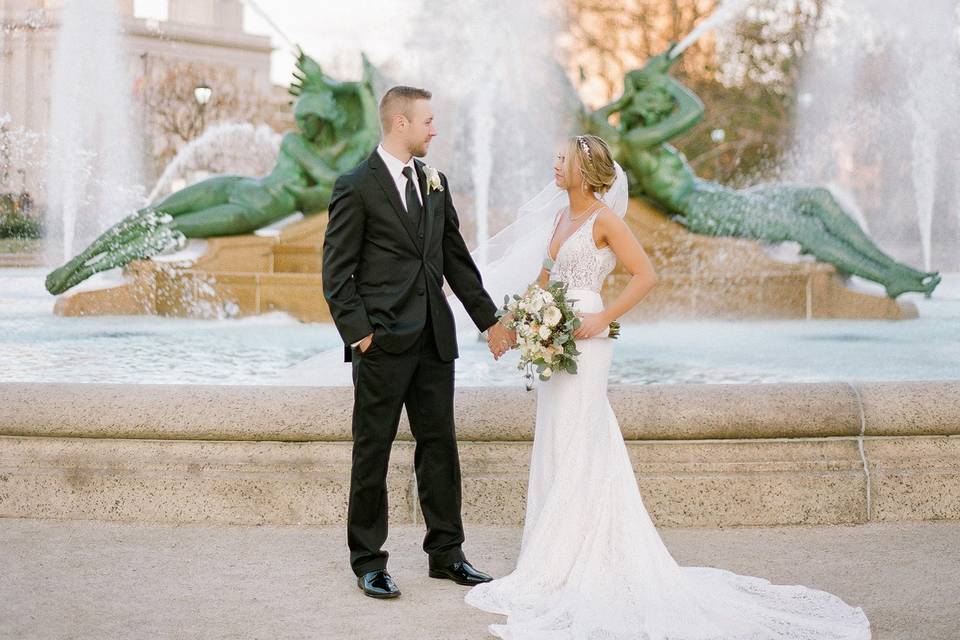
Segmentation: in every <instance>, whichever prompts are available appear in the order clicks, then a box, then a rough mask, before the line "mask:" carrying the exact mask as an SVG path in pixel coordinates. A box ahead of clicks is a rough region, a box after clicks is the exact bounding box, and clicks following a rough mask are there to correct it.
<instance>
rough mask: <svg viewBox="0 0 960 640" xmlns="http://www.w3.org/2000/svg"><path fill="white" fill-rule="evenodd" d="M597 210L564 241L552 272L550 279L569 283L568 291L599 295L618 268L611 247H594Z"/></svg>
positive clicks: (555, 226) (555, 229)
mask: <svg viewBox="0 0 960 640" xmlns="http://www.w3.org/2000/svg"><path fill="white" fill-rule="evenodd" d="M565 210H566V208H564V209H561V210H560V212H559V213H558V214H557V219H556V220H554V222H553V233H556V231H557V225H558V224H559V223H560V216H561V215H563V212H564V211H565ZM599 213H600V211H599V210H597V211H595V212H594V213H592V214H590V217H589V218H588V219H587V221H586V222H584V223H583V224H581V225H580V226H579V227H578V228H577V230H576V231H574V232H573V233H572V234H570V237H569V238H567V239H566V240H564V241H563V244H562V245H560V250H559V251H558V252H557V259H556V260H554V263H553V268H552V269H550V279H551V280H559V281H561V282H566V283H567V288H568V289H589V290H590V291H596V292H597V293H599V292H600V288H601V287H602V286H603V281H604V280H606V278H607V275H608V274H609V273H610V272H611V271H613V268H614V267H615V266H616V265H617V255H616V254H615V253H614V252H613V249H611V248H610V247H603V248H602V249H598V248H597V246H596V245H595V244H594V243H593V224H594V222H596V220H597V214H599ZM553 233H551V234H550V241H548V242H547V249H546V257H547V258H550V244H551V243H552V241H553Z"/></svg>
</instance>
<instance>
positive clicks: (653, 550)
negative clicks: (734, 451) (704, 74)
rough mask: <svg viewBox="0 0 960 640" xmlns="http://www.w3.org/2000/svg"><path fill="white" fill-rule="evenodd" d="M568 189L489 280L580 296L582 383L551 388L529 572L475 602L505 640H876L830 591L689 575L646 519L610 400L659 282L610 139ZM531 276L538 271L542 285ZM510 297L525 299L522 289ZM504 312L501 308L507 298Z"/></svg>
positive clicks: (592, 140) (531, 488)
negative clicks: (620, 270) (608, 299)
mask: <svg viewBox="0 0 960 640" xmlns="http://www.w3.org/2000/svg"><path fill="white" fill-rule="evenodd" d="M554 172H555V184H554V185H548V187H547V188H546V189H544V191H543V192H541V194H540V195H538V196H537V197H535V198H534V199H533V200H531V202H530V203H528V204H527V205H525V206H524V208H523V209H521V215H520V217H519V218H518V221H517V222H516V223H514V224H513V225H511V226H510V227H508V228H507V229H506V230H504V232H501V233H500V234H498V235H497V236H496V237H495V238H494V239H493V242H492V245H491V247H490V249H489V250H490V251H491V254H490V255H492V257H494V258H495V259H494V261H493V262H491V264H490V268H489V270H487V271H486V272H485V274H484V281H485V283H487V284H488V285H489V286H488V290H489V291H491V293H494V292H496V293H499V294H501V295H502V294H503V293H512V292H513V291H519V290H522V289H524V288H525V287H526V284H527V283H528V282H523V281H522V277H521V280H520V281H517V276H516V275H515V274H517V273H523V272H522V271H520V270H518V268H519V267H521V266H522V267H529V264H530V260H531V258H530V256H533V258H532V259H533V260H535V261H537V262H538V263H539V261H540V260H542V259H544V258H545V259H546V261H545V262H544V263H543V264H544V266H543V267H542V268H541V269H540V272H539V276H538V278H537V280H538V283H539V284H540V285H545V284H546V283H547V281H548V279H551V280H560V281H563V282H566V283H567V285H568V297H569V298H572V299H575V300H576V301H577V302H576V303H575V308H576V309H577V310H578V312H579V313H580V315H581V317H582V319H583V324H582V325H581V327H580V328H579V330H578V332H577V333H576V334H575V336H576V339H577V349H578V350H579V351H580V352H581V354H580V356H579V357H578V373H577V374H575V375H570V374H566V373H562V372H559V373H555V374H554V375H553V376H552V377H551V378H550V379H549V380H548V381H546V382H539V383H538V386H537V415H536V430H535V435H534V441H533V454H532V458H531V461H530V477H529V485H528V492H527V505H526V519H525V522H524V527H523V537H522V542H521V549H520V555H519V558H518V559H517V566H516V568H515V569H514V570H513V572H511V573H510V574H509V575H507V576H504V577H502V578H499V579H496V580H493V581H492V582H487V583H484V584H480V585H477V586H475V587H473V588H472V589H471V590H470V591H469V592H467V594H466V596H465V599H466V602H467V603H468V604H470V605H472V606H474V607H477V608H479V609H482V610H484V611H489V612H492V613H498V614H503V615H506V616H507V618H506V621H505V622H504V623H503V624H493V625H490V627H489V630H490V632H491V633H492V634H493V635H495V636H498V637H501V638H511V639H516V640H527V639H541V638H542V639H544V640H546V639H549V640H560V639H569V640H588V639H597V640H599V639H604V640H614V639H617V640H619V639H627V638H630V639H637V640H694V639H698V640H708V639H709V640H768V639H778V640H788V639H789V640H814V639H816V640H826V639H834V640H841V639H843V640H853V639H856V640H860V639H864V638H870V624H869V622H868V621H867V618H866V616H865V615H864V613H863V610H862V609H861V608H859V607H852V606H850V605H848V604H846V603H845V602H844V601H843V600H841V599H840V598H838V597H837V596H834V595H832V594H830V593H826V592H824V591H819V590H816V589H812V588H807V587H804V586H800V585H774V584H771V583H770V582H769V581H768V580H766V579H763V578H756V577H750V576H744V575H738V574H735V573H732V572H730V571H726V570H724V569H719V568H713V567H681V566H678V565H677V563H676V561H675V560H674V559H673V557H672V556H671V555H670V552H669V551H668V550H667V548H666V547H665V546H664V544H663V541H662V540H661V539H660V536H659V534H658V533H657V530H656V528H655V527H654V524H653V522H652V521H651V519H650V516H649V514H648V513H647V510H646V508H645V507H644V504H643V500H642V498H641V496H640V492H639V490H638V488H637V482H636V478H635V476H634V474H633V467H632V466H631V463H630V460H629V458H628V455H627V449H626V446H625V444H624V441H623V436H622V435H621V433H620V428H619V425H618V423H617V418H616V416H615V415H614V413H613V411H612V409H611V407H610V403H609V401H608V398H607V374H608V371H609V369H610V362H611V358H612V355H613V340H611V339H609V338H608V337H606V335H607V327H608V325H609V323H610V322H611V321H612V320H615V319H617V318H619V317H620V316H621V315H623V314H624V313H625V312H627V311H628V310H629V309H630V308H631V307H633V306H634V305H636V304H637V303H638V302H639V301H640V300H641V299H642V298H643V297H644V296H645V295H646V294H647V293H648V292H649V291H650V290H651V289H652V288H653V287H654V286H655V285H656V283H657V276H656V274H655V272H654V269H653V266H652V264H651V262H650V260H649V259H648V257H647V255H646V253H644V251H643V248H642V247H641V246H640V243H639V242H638V241H637V239H636V238H635V237H634V235H633V233H632V232H631V231H630V229H629V227H627V225H626V223H625V222H624V221H623V219H622V218H623V216H624V214H625V213H626V207H627V200H628V197H627V180H626V176H625V174H624V173H623V170H622V169H621V168H620V166H619V165H617V164H616V163H615V162H614V161H613V159H612V157H611V153H610V149H609V148H608V146H607V144H606V143H605V142H604V141H603V140H602V139H600V138H597V137H595V136H589V135H581V136H576V137H574V138H571V139H570V140H569V142H568V144H567V145H566V147H565V149H564V150H563V151H561V152H560V153H559V154H558V156H557V161H556V163H555V165H554ZM618 259H619V260H620V261H621V262H622V263H623V264H624V266H625V267H626V269H627V270H628V271H629V272H630V273H631V274H633V277H632V278H631V280H630V283H629V284H628V285H627V286H626V288H625V289H624V290H623V292H622V293H621V294H620V295H619V296H618V297H617V298H616V300H614V301H613V302H612V303H611V304H610V306H608V307H606V308H604V307H603V304H602V301H601V298H600V293H599V292H600V289H601V286H602V285H603V282H604V279H605V278H606V276H607V275H608V274H609V273H610V271H611V270H612V269H613V267H614V266H615V264H616V262H617V260H618ZM533 272H534V271H533V270H532V269H528V270H527V271H526V273H533ZM507 287H512V289H513V291H511V290H510V289H508V288H507ZM494 299H497V298H496V296H494Z"/></svg>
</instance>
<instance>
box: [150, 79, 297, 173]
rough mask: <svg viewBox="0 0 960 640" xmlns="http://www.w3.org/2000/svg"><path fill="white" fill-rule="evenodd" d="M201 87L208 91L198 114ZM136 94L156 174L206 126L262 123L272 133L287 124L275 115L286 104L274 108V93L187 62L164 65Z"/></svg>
mask: <svg viewBox="0 0 960 640" xmlns="http://www.w3.org/2000/svg"><path fill="white" fill-rule="evenodd" d="M201 84H206V85H207V86H209V87H210V88H211V89H212V93H211V97H210V101H209V102H208V103H207V105H206V106H205V107H204V108H203V112H202V113H201V107H200V105H199V104H198V103H197V100H196V97H195V95H194V90H195V89H196V88H197V87H198V86H200V85H201ZM142 94H143V95H142V97H143V103H144V107H145V108H146V110H147V113H146V116H147V120H148V122H149V125H148V126H149V128H150V134H151V138H152V149H151V150H150V151H151V153H152V156H153V158H154V162H155V167H154V169H155V171H156V172H157V173H158V174H159V172H160V171H162V169H163V167H164V166H166V164H167V163H168V162H169V161H170V160H171V159H172V158H173V157H174V156H175V155H176V154H177V151H179V149H180V148H181V147H182V146H183V145H184V144H185V143H187V142H189V141H190V140H193V139H194V138H196V137H197V136H199V135H200V134H201V133H202V129H203V127H205V126H208V125H210V124H213V123H216V122H227V121H229V122H249V123H251V124H268V125H270V126H271V127H272V128H274V129H275V130H277V129H279V130H283V129H286V128H288V126H289V122H288V120H287V119H284V118H282V117H278V114H281V113H283V112H284V111H285V110H289V108H288V106H287V104H278V102H279V100H281V98H279V97H278V96H279V95H280V94H279V92H274V91H270V92H269V93H267V92H264V91H263V90H262V89H261V88H260V87H259V86H257V85H255V84H254V83H253V82H251V81H246V80H244V79H242V78H240V77H238V73H237V70H236V69H232V68H226V69H225V68H221V67H217V66H213V65H201V64H198V63H192V62H191V63H175V64H172V65H165V66H162V68H160V69H157V70H155V71H153V72H152V73H151V77H150V78H149V79H148V81H147V82H145V83H144V85H143V90H142ZM287 98H288V96H287ZM283 100H284V102H285V103H286V102H288V100H286V98H283ZM201 116H202V117H201Z"/></svg>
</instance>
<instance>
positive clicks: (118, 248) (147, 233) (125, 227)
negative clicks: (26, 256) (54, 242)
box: [44, 208, 186, 295]
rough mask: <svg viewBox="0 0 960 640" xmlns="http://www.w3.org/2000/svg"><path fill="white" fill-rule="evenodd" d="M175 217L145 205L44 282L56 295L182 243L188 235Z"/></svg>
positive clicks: (49, 275) (56, 270)
mask: <svg viewBox="0 0 960 640" xmlns="http://www.w3.org/2000/svg"><path fill="white" fill-rule="evenodd" d="M172 220H173V218H172V217H171V216H169V215H165V214H157V213H156V212H155V211H153V210H152V209H149V208H148V209H142V210H140V211H138V212H137V213H135V214H133V215H130V216H128V217H126V218H124V219H123V220H121V221H120V222H118V223H117V224H115V225H113V226H112V227H110V228H109V229H107V230H106V231H105V232H104V233H102V234H101V235H100V237H99V238H97V239H96V240H94V241H93V242H92V243H91V244H90V246H88V247H87V248H86V249H84V250H83V251H82V252H81V253H79V254H78V255H76V256H75V257H73V258H71V259H70V260H69V261H67V262H66V263H65V264H64V265H63V266H61V267H58V268H56V269H54V270H53V271H51V272H50V273H49V274H47V277H46V279H45V281H44V286H45V287H46V289H47V291H49V292H50V293H51V294H53V295H60V294H61V293H63V292H64V291H67V290H68V289H71V288H72V287H75V286H76V285H78V284H80V283H81V282H83V281H84V280H86V279H87V278H89V277H90V276H92V275H93V274H95V273H99V272H101V271H106V270H108V269H113V268H115V267H122V266H125V265H127V264H129V263H130V262H132V261H133V260H142V259H144V258H149V257H151V256H155V255H157V254H159V253H162V252H163V251H165V250H167V249H169V248H172V247H182V246H183V245H184V244H185V243H186V236H184V235H183V233H181V232H180V231H177V230H176V229H173V228H171V227H170V226H169V223H170V222H171V221H172Z"/></svg>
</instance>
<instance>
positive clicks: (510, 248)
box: [278, 163, 629, 386]
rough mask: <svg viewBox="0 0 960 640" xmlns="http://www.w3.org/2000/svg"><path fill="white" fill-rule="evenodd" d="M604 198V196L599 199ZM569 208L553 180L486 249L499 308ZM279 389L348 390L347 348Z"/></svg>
mask: <svg viewBox="0 0 960 640" xmlns="http://www.w3.org/2000/svg"><path fill="white" fill-rule="evenodd" d="M614 169H615V170H616V178H615V180H614V182H613V185H612V186H611V187H610V189H609V190H608V191H607V193H605V194H604V195H603V197H602V198H600V199H601V200H603V202H604V204H606V205H607V206H608V207H610V209H611V210H612V211H613V212H614V213H616V214H617V215H618V216H619V217H621V218H623V216H624V215H626V213H627V203H628V200H629V196H628V186H627V176H626V174H625V173H624V171H623V167H621V166H620V165H619V164H617V163H614ZM598 197H599V196H598ZM567 204H569V197H568V196H567V192H566V191H565V190H564V189H561V188H560V187H558V186H557V185H556V183H554V182H553V181H552V180H551V181H550V183H549V184H547V185H546V186H545V187H544V188H543V189H542V190H541V191H540V192H539V193H538V194H537V195H535V196H534V197H533V198H531V199H530V200H528V201H527V202H526V203H525V204H524V205H523V206H521V207H520V209H519V210H518V212H517V219H516V220H514V221H513V222H511V223H510V224H509V225H507V226H506V227H504V228H503V229H501V230H500V231H498V232H497V233H496V234H494V235H493V236H492V237H491V238H490V239H489V240H488V241H487V246H486V251H487V260H488V262H487V264H486V265H483V264H479V262H478V266H479V267H480V273H481V276H482V277H483V286H484V288H485V289H486V290H487V292H488V293H489V294H490V297H491V298H493V301H494V303H496V304H497V305H498V306H499V305H502V304H503V298H504V296H508V295H512V294H514V293H520V292H522V291H523V290H524V289H526V288H527V285H529V284H530V283H531V282H533V281H534V280H535V279H536V278H537V276H538V275H539V273H540V267H541V266H542V265H543V261H544V259H545V258H546V257H547V244H548V243H549V242H550V237H551V235H552V233H553V223H554V221H555V219H556V215H557V212H558V211H559V210H560V209H561V208H562V207H565V206H567ZM470 256H471V257H472V258H473V259H474V261H475V262H476V261H478V260H479V259H480V250H479V249H474V250H473V251H472V252H471V253H470ZM447 302H448V303H449V304H450V308H451V309H452V310H453V315H454V319H455V321H456V324H457V332H458V333H459V334H464V335H477V333H478V331H477V327H476V326H474V324H473V321H472V320H470V316H469V315H467V312H466V309H464V308H463V305H461V304H460V301H459V300H458V299H457V297H456V296H454V295H452V294H451V295H448V296H447ZM278 383H280V384H290V385H308V386H349V385H351V384H353V381H352V378H351V367H350V365H349V364H348V363H345V362H343V347H342V345H339V344H338V345H337V346H336V347H334V348H332V349H327V350H326V351H322V352H320V353H318V354H317V355H315V356H313V357H311V358H309V359H307V360H304V361H303V362H300V363H298V364H295V365H293V366H291V367H289V368H287V369H285V370H283V371H282V372H281V373H280V378H279V380H278Z"/></svg>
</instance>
